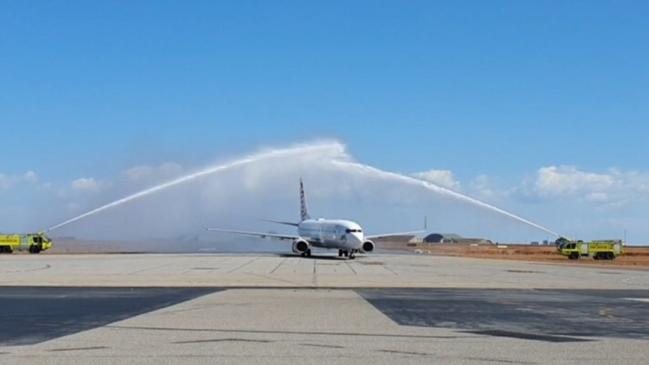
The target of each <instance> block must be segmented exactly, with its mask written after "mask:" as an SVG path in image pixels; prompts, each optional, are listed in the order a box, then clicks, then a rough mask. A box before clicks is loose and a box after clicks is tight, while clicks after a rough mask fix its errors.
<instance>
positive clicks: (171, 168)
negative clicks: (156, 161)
mask: <svg viewBox="0 0 649 365" xmlns="http://www.w3.org/2000/svg"><path fill="white" fill-rule="evenodd" d="M182 172H183V167H182V166H181V165H179V164H177V163H175V162H165V163H163V164H161V165H159V166H147V165H141V166H134V167H131V168H130V169H127V170H125V171H124V172H123V174H124V176H126V179H128V180H129V181H131V182H148V181H149V180H157V179H161V178H171V177H175V176H177V175H179V174H180V173H182Z"/></svg>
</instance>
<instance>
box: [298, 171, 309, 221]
mask: <svg viewBox="0 0 649 365" xmlns="http://www.w3.org/2000/svg"><path fill="white" fill-rule="evenodd" d="M300 218H301V220H303V221H304V220H307V219H309V218H311V217H310V216H309V211H308V210H307V209H306V195H305V194H304V183H303V182H302V178H300Z"/></svg>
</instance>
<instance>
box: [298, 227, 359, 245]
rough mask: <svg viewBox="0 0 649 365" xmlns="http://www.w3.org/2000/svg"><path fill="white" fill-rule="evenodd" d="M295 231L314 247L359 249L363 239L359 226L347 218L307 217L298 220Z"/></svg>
mask: <svg viewBox="0 0 649 365" xmlns="http://www.w3.org/2000/svg"><path fill="white" fill-rule="evenodd" d="M297 232H298V235H299V236H300V237H301V238H303V239H305V240H306V241H308V242H309V244H310V245H312V246H315V247H323V248H337V249H341V250H360V249H361V248H362V246H363V241H364V238H363V230H362V229H361V226H360V225H359V224H358V223H356V222H352V221H347V220H339V219H307V220H304V221H302V222H300V224H299V225H298V227H297Z"/></svg>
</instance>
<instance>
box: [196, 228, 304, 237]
mask: <svg viewBox="0 0 649 365" xmlns="http://www.w3.org/2000/svg"><path fill="white" fill-rule="evenodd" d="M205 230H207V231H210V232H223V233H234V234H242V235H246V236H256V237H261V238H276V239H279V240H295V239H297V238H299V237H298V236H292V235H289V234H276V233H264V232H250V231H235V230H231V229H221V228H205Z"/></svg>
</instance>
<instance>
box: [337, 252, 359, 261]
mask: <svg viewBox="0 0 649 365" xmlns="http://www.w3.org/2000/svg"><path fill="white" fill-rule="evenodd" d="M354 252H355V250H351V251H347V250H338V257H343V256H344V257H349V259H350V260H353V259H354V258H355V257H356V256H354Z"/></svg>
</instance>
